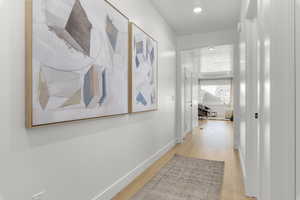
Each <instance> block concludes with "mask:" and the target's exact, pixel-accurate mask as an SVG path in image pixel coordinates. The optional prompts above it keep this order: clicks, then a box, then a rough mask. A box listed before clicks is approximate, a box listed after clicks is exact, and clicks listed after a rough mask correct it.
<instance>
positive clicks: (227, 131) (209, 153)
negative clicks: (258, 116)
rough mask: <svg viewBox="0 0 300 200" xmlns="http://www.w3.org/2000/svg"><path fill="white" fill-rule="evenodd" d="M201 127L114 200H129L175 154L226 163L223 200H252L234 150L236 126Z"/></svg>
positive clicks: (203, 124)
mask: <svg viewBox="0 0 300 200" xmlns="http://www.w3.org/2000/svg"><path fill="white" fill-rule="evenodd" d="M200 124H201V125H200V127H201V128H203V129H200V127H197V128H195V129H194V132H193V134H188V136H187V137H186V139H185V141H184V143H183V144H180V145H177V146H176V147H174V148H173V149H172V150H171V151H169V152H168V153H167V154H166V155H164V156H163V157H162V158H161V159H160V160H158V161H157V162H156V163H155V164H154V165H152V166H151V167H150V168H149V169H147V170H146V171H145V172H144V173H143V174H142V175H140V176H139V177H138V178H137V179H135V180H134V181H133V182H132V183H131V184H130V185H129V186H128V187H126V188H125V189H124V190H123V191H122V192H120V193H119V194H118V195H117V196H116V197H115V198H114V199H113V200H128V199H130V197H131V196H132V195H134V194H135V193H136V192H137V191H138V190H140V189H141V188H142V187H143V185H145V184H146V183H147V182H148V181H149V180H150V179H151V178H152V177H153V176H154V175H155V174H156V173H157V172H158V171H159V169H160V168H161V167H163V166H164V165H165V164H166V163H167V162H168V161H169V160H170V159H171V158H172V157H173V156H174V154H176V153H177V154H180V155H184V156H188V157H195V158H201V159H208V160H220V161H225V174H224V183H223V189H222V198H221V200H251V198H246V197H245V195H244V194H245V191H244V186H243V179H242V171H241V168H240V165H239V156H238V152H237V151H234V150H233V124H232V122H229V121H200Z"/></svg>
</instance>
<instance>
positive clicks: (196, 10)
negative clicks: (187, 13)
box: [194, 7, 202, 14]
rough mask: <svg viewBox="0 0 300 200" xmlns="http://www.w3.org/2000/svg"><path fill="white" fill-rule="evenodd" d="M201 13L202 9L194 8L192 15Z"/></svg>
mask: <svg viewBox="0 0 300 200" xmlns="http://www.w3.org/2000/svg"><path fill="white" fill-rule="evenodd" d="M201 12H202V8H201V7H195V8H194V13H196V14H200V13H201Z"/></svg>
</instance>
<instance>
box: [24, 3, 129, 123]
mask: <svg viewBox="0 0 300 200" xmlns="http://www.w3.org/2000/svg"><path fill="white" fill-rule="evenodd" d="M26 20H27V56H26V58H27V80H26V81H27V105H26V108H27V117H26V118H27V123H26V124H27V127H28V128H32V127H35V126H41V125H46V124H53V123H60V122H66V121H75V120H82V119H90V118H98V117H104V116H113V115H120V114H126V113H128V59H129V57H128V56H129V52H128V49H129V37H128V33H129V32H128V31H129V26H128V25H129V19H128V18H127V17H126V16H124V15H123V14H122V13H121V12H119V11H118V10H117V9H116V8H115V7H113V6H112V5H111V4H110V3H109V2H107V1H101V0H88V1H86V0H34V1H32V2H29V3H28V5H27V18H26Z"/></svg>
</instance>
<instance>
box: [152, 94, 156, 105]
mask: <svg viewBox="0 0 300 200" xmlns="http://www.w3.org/2000/svg"><path fill="white" fill-rule="evenodd" d="M154 101H155V96H154V94H151V104H152V105H153V104H154V103H155V102H154Z"/></svg>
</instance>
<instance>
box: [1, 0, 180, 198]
mask: <svg viewBox="0 0 300 200" xmlns="http://www.w3.org/2000/svg"><path fill="white" fill-rule="evenodd" d="M111 2H112V3H113V4H114V5H115V6H116V7H117V8H119V9H120V10H121V11H122V12H123V13H124V14H125V15H127V16H128V17H129V18H130V19H131V20H132V21H134V22H135V23H136V24H137V25H139V26H140V27H142V28H143V29H144V30H145V31H146V32H147V33H149V34H150V35H152V36H153V37H154V38H155V39H157V40H158V43H159V70H158V71H159V109H158V111H157V112H147V113H142V114H132V115H124V116H120V117H113V118H103V119H95V120H88V121H81V122H74V123H66V124H63V125H53V126H47V127H42V128H36V129H32V130H28V129H25V100H24V99H25V93H24V83H25V77H24V75H25V46H24V45H25V40H24V38H25V23H24V22H25V20H24V18H25V1H20V0H9V1H2V0H0V16H1V17H0V25H1V38H0V43H1V48H0V57H1V59H0V66H1V68H0V76H1V78H0V90H1V93H0V97H1V100H0V110H1V113H2V115H1V116H0V119H1V131H0V132H1V134H0V158H1V164H0V177H1V178H0V199H1V200H20V199H22V200H29V199H31V196H32V195H33V194H36V193H39V192H41V191H45V192H46V193H45V194H44V198H43V199H45V200H54V199H55V200H66V199H68V200H70V199H72V200H83V199H84V200H92V199H93V200H98V199H106V200H107V199H110V198H111V195H113V194H115V193H116V192H118V191H119V190H120V189H121V188H122V187H123V186H124V185H125V184H126V183H127V182H129V181H130V180H132V178H133V177H134V176H135V175H136V174H137V173H138V172H140V171H141V170H142V169H143V168H144V167H147V165H149V164H150V163H152V162H153V160H155V158H157V157H158V156H159V155H160V154H159V153H162V152H164V151H166V150H167V149H169V148H171V147H172V146H173V144H174V141H175V95H176V92H175V79H176V75H175V73H176V51H175V50H176V49H175V44H176V42H175V37H174V32H173V31H172V30H171V28H170V27H169V26H168V25H167V24H166V22H165V21H164V20H163V18H162V17H161V16H160V15H159V13H158V12H157V11H156V10H155V8H154V7H153V6H152V4H151V3H150V2H149V1H148V0H122V1H120V0H111ZM157 30H159V31H157ZM113 184H115V185H113Z"/></svg>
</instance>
